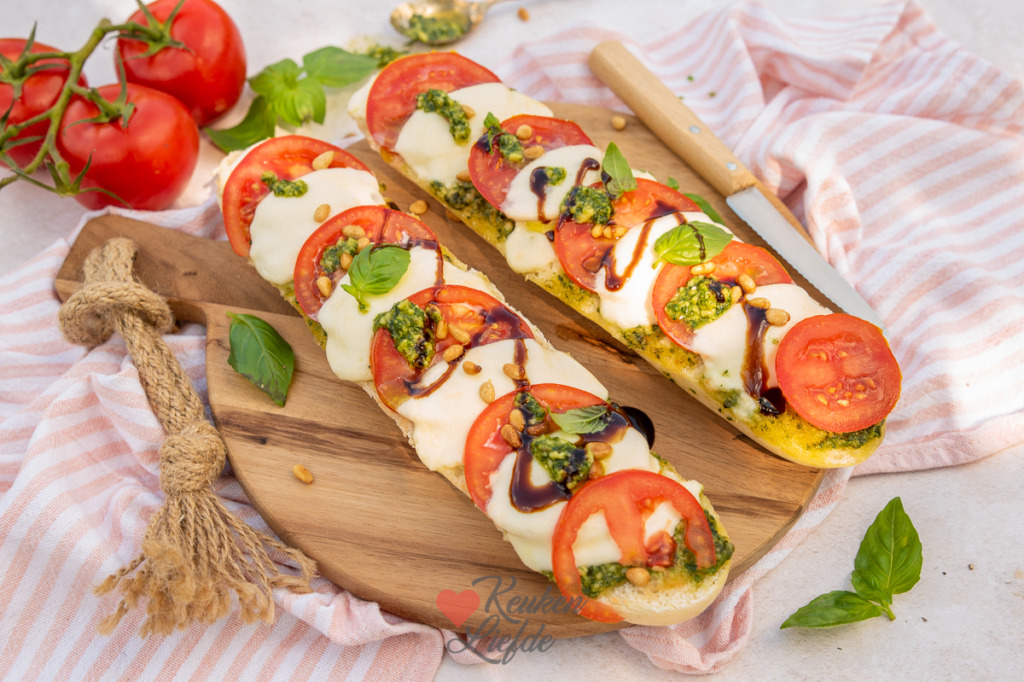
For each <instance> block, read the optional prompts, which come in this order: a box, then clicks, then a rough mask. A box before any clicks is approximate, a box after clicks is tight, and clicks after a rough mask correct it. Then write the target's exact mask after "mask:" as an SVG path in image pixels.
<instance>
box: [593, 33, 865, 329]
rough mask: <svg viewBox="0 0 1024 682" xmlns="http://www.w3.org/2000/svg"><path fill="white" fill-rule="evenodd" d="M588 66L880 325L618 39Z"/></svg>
mask: <svg viewBox="0 0 1024 682" xmlns="http://www.w3.org/2000/svg"><path fill="white" fill-rule="evenodd" d="M590 69H591V70H592V71H593V72H594V74H595V75H596V76H597V77H598V78H599V79H601V81H602V82H604V84H605V85H607V86H608V87H609V88H611V90H612V92H614V93H615V94H616V95H618V96H619V98H620V99H622V101H623V102H625V103H626V104H627V105H628V106H629V107H630V108H631V109H632V110H633V112H634V113H635V114H636V116H637V118H639V119H640V120H641V121H643V123H644V124H645V125H646V126H647V127H648V128H650V130H651V132H653V133H654V134H655V135H656V136H657V137H658V138H659V139H660V140H661V141H662V142H664V143H665V145H666V146H667V147H668V148H669V149H671V150H672V151H673V152H675V153H676V154H677V155H678V156H679V157H681V158H682V159H683V160H684V161H686V163H687V164H689V165H690V166H691V167H692V168H693V169H694V170H695V171H697V173H698V174H699V175H700V176H701V177H703V178H704V179H705V180H707V181H708V183H709V184H710V185H711V186H712V187H714V188H715V190H717V191H718V192H719V193H720V194H722V196H724V197H725V201H726V203H727V204H728V205H729V207H730V208H731V209H732V210H733V211H734V212H735V213H736V215H738V216H739V217H740V218H741V219H742V220H743V221H744V222H745V223H746V224H747V225H749V226H750V227H751V228H752V229H753V230H754V231H755V232H757V233H758V234H759V235H760V236H761V237H762V238H763V239H764V240H765V241H766V242H767V243H768V244H769V245H770V246H771V247H772V248H773V249H774V250H775V251H776V253H778V255H779V256H781V257H782V258H783V259H784V260H785V261H787V262H788V263H789V264H790V265H792V266H793V267H794V268H796V270H798V271H799V272H800V274H802V275H803V276H804V278H806V279H807V281H808V282H810V283H811V284H812V285H813V286H814V287H815V288H817V289H818V291H820V292H821V293H822V294H824V295H825V296H826V297H827V298H828V299H829V300H831V301H832V302H833V303H834V304H835V305H836V306H838V307H839V308H841V309H842V310H844V311H845V312H848V313H850V314H851V315H856V316H857V317H861V318H863V319H865V320H867V321H869V322H871V323H872V324H874V325H876V326H877V327H879V328H882V329H883V330H884V327H883V325H882V320H881V318H880V317H879V316H878V314H877V313H876V312H875V311H874V309H873V308H872V307H871V306H870V305H869V304H868V302H867V301H865V300H864V298H863V297H862V296H861V295H860V294H859V293H858V292H857V290H856V289H854V288H853V286H852V285H851V284H850V283H849V282H847V281H846V280H845V279H843V277H842V276H841V275H840V274H839V273H838V272H836V270H835V268H833V267H832V266H831V265H830V264H829V263H828V261H827V260H825V258H824V257H823V256H822V255H821V254H820V253H819V252H818V250H817V249H815V248H814V246H813V245H812V244H811V241H810V237H809V236H808V235H807V232H806V230H804V228H803V226H802V225H801V224H800V222H799V221H798V220H797V219H796V217H795V216H793V214H792V213H790V212H789V209H788V208H786V205H785V204H783V203H782V201H781V200H780V199H779V198H778V197H776V196H775V195H774V194H772V193H771V192H770V191H768V190H767V189H766V188H765V187H764V186H763V185H762V184H761V183H760V182H759V181H758V180H757V178H756V177H754V175H753V173H751V172H750V171H749V170H748V169H747V168H746V167H745V166H744V165H743V163H741V162H740V160H739V159H737V158H736V156H735V155H734V154H733V153H732V151H731V150H730V149H729V148H728V147H726V146H725V144H724V143H723V142H722V141H721V140H719V139H718V138H717V137H716V136H715V134H714V133H713V132H712V131H711V130H710V129H709V128H708V127H707V126H706V125H704V123H703V122H702V121H701V120H700V119H699V118H698V117H697V115H696V114H694V113H693V111H692V110H691V109H690V108H689V107H688V106H686V105H685V104H683V102H682V101H681V100H680V99H679V98H678V97H677V96H676V95H675V93H673V92H672V91H671V90H669V88H668V86H666V85H665V84H664V83H663V82H662V81H661V80H659V79H658V78H657V76H655V75H654V74H653V73H651V72H650V71H649V70H648V69H647V67H645V66H644V65H643V64H642V63H641V62H640V60H639V59H637V58H636V57H635V56H633V54H632V53H631V52H630V51H629V50H628V49H626V47H625V46H624V45H623V44H622V43H620V42H618V41H614V40H611V41H605V42H603V43H600V44H599V45H598V46H597V47H595V48H594V50H593V51H592V52H591V53H590Z"/></svg>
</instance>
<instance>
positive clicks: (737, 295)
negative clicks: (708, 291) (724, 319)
mask: <svg viewBox="0 0 1024 682" xmlns="http://www.w3.org/2000/svg"><path fill="white" fill-rule="evenodd" d="M729 293H730V294H732V302H733V303H736V302H737V301H739V300H740V299H741V298H743V288H742V287H732V288H731V289H729Z"/></svg>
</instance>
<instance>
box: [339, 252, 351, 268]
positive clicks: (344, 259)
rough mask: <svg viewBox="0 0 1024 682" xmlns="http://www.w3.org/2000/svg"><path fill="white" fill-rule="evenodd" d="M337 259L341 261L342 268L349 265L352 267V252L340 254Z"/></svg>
mask: <svg viewBox="0 0 1024 682" xmlns="http://www.w3.org/2000/svg"><path fill="white" fill-rule="evenodd" d="M338 261H339V262H340V263H341V269H342V270H348V269H349V268H350V267H352V254H351V253H343V254H341V258H339V259H338Z"/></svg>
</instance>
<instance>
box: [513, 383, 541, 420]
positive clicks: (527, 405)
mask: <svg viewBox="0 0 1024 682" xmlns="http://www.w3.org/2000/svg"><path fill="white" fill-rule="evenodd" d="M512 404H513V405H515V406H516V407H518V408H519V411H520V412H522V413H523V419H524V420H525V422H526V425H527V426H533V425H534V424H540V423H541V422H543V421H544V420H545V419H547V416H548V411H547V409H545V408H544V406H543V405H541V404H540V402H539V401H538V400H537V399H536V398H534V397H533V395H531V394H530V393H527V392H526V391H520V392H519V393H516V396H515V398H513V399H512Z"/></svg>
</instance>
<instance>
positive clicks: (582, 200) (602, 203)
mask: <svg viewBox="0 0 1024 682" xmlns="http://www.w3.org/2000/svg"><path fill="white" fill-rule="evenodd" d="M562 212H563V213H567V214H569V217H570V218H572V219H573V220H574V221H575V222H577V223H580V224H582V223H594V224H595V225H607V224H608V222H609V221H610V220H611V219H612V200H611V198H610V197H609V196H608V192H606V191H604V190H603V189H599V188H597V187H584V186H583V185H577V186H575V187H573V188H572V189H571V190H569V193H568V194H567V195H566V196H565V199H564V200H563V201H562Z"/></svg>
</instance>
